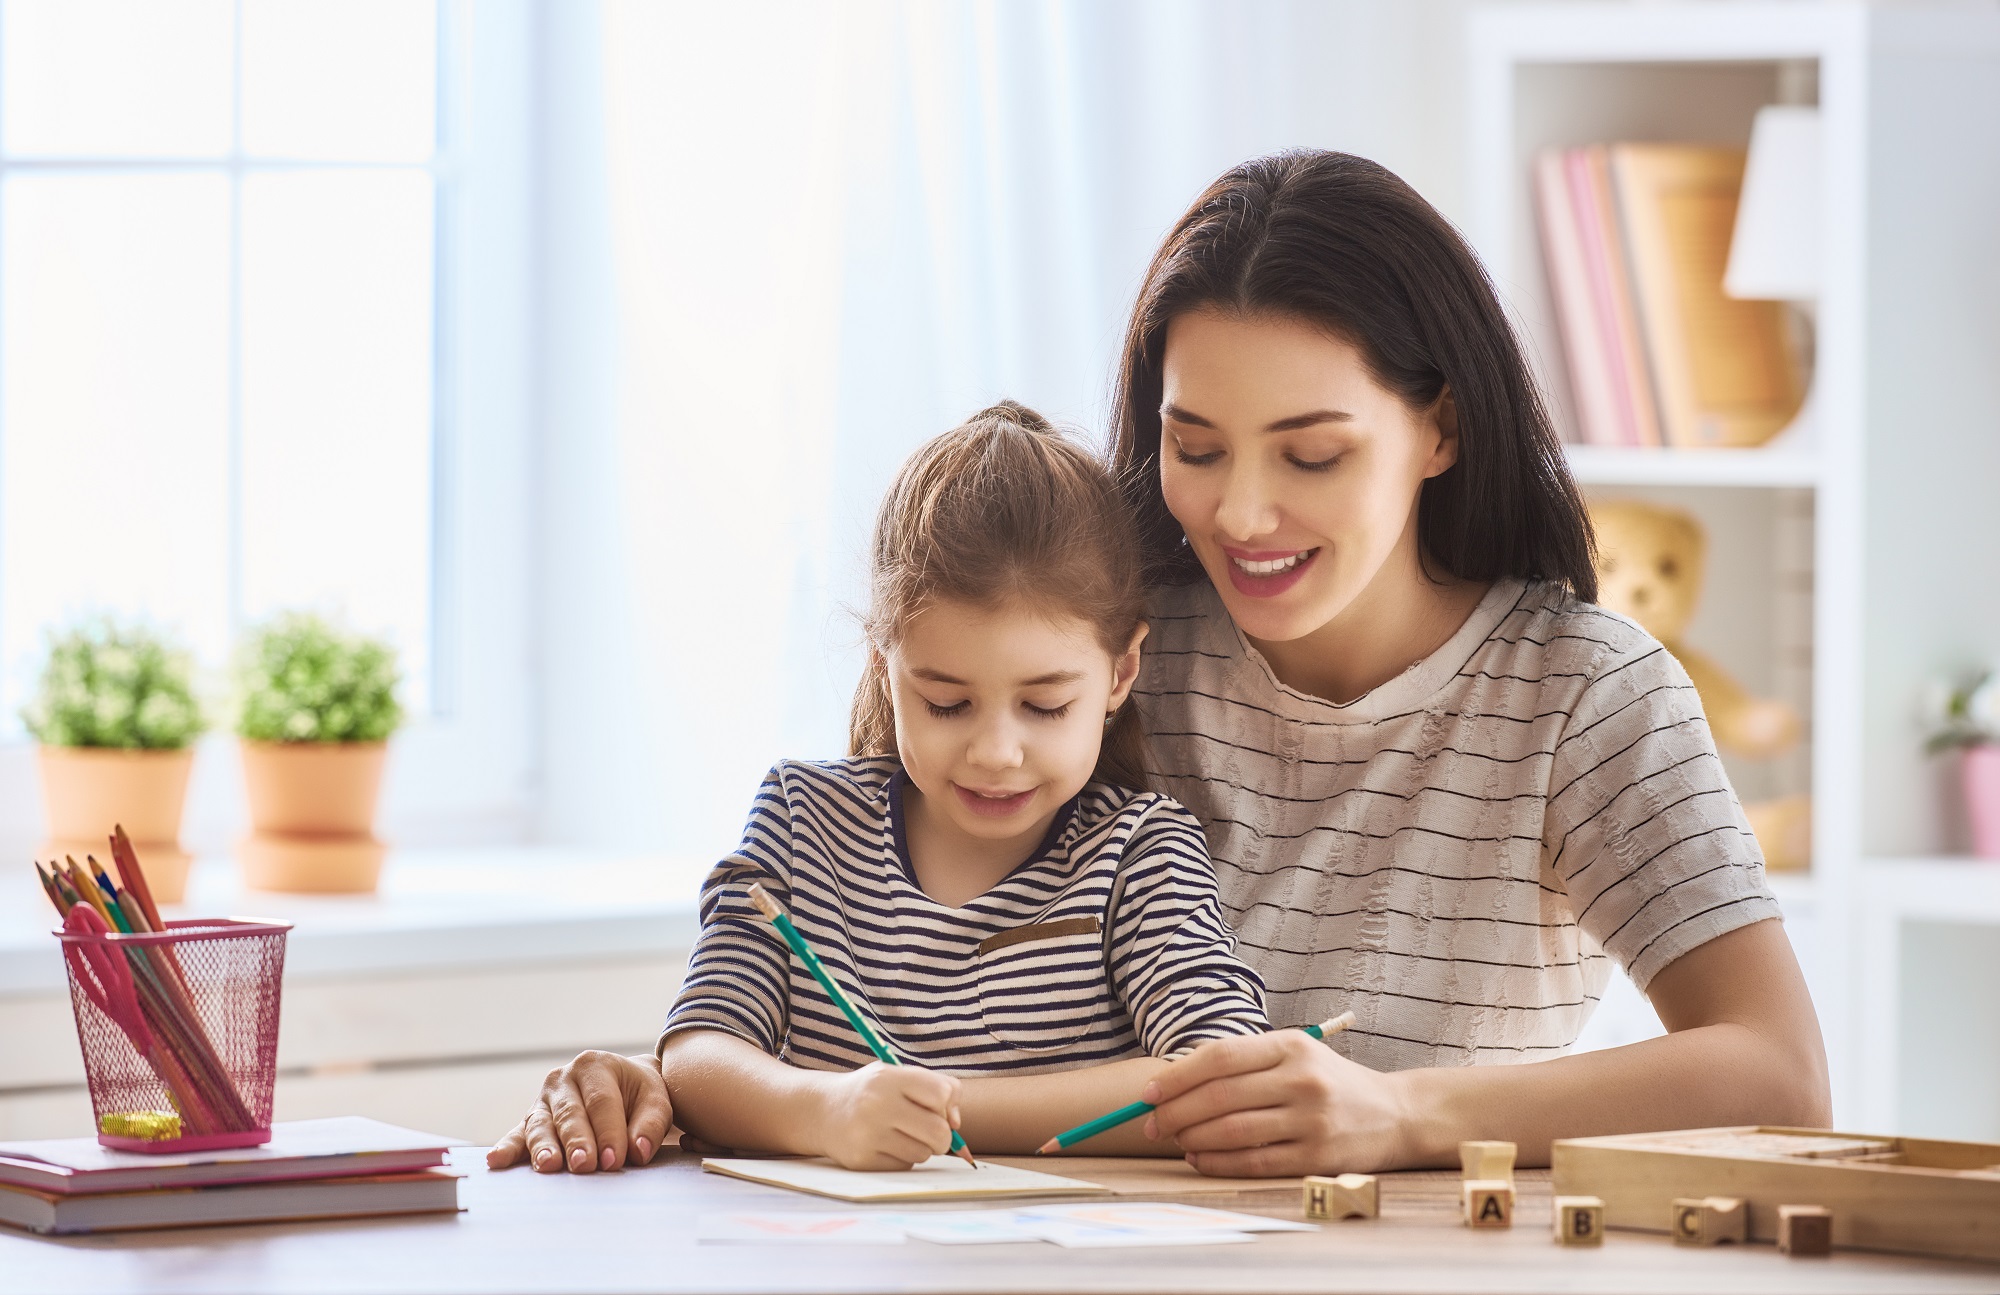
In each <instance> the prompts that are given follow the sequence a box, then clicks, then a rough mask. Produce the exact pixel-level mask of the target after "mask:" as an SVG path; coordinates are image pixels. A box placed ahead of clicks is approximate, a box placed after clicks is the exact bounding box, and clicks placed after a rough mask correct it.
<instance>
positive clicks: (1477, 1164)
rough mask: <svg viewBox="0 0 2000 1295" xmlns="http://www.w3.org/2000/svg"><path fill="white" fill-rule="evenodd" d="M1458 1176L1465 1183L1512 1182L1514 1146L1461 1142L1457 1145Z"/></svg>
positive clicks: (1505, 1143)
mask: <svg viewBox="0 0 2000 1295" xmlns="http://www.w3.org/2000/svg"><path fill="white" fill-rule="evenodd" d="M1458 1165H1459V1170H1460V1176H1461V1177H1462V1178H1463V1179H1464V1180H1465V1181H1466V1182H1501V1183H1511V1182H1513V1181H1514V1144H1513V1143H1511V1142H1461V1143H1459V1144H1458Z"/></svg>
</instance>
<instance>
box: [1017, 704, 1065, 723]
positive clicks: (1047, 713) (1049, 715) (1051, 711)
mask: <svg viewBox="0 0 2000 1295" xmlns="http://www.w3.org/2000/svg"><path fill="white" fill-rule="evenodd" d="M1021 704H1022V705H1023V706H1026V707H1027V708H1028V713H1029V714H1031V715H1038V716H1040V717H1041V718H1043V719H1061V718H1062V717H1063V716H1065V715H1067V714H1069V708H1070V704H1071V703H1069V702H1064V703H1063V704H1062V705H1060V706H1037V705H1035V704H1034V703H1033V702H1026V701H1024V702H1022V703H1021Z"/></svg>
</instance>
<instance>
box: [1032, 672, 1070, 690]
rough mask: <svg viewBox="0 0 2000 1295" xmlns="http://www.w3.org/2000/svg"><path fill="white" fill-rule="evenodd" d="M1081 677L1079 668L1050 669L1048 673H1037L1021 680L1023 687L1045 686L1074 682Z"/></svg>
mask: <svg viewBox="0 0 2000 1295" xmlns="http://www.w3.org/2000/svg"><path fill="white" fill-rule="evenodd" d="M1081 678H1083V671H1081V670H1052V671H1050V672H1049V673H1048V674H1038V675H1036V676H1035V677H1034V678H1032V679H1023V680H1021V686H1022V687H1023V688H1047V687H1049V686H1051V685H1053V684H1064V683H1075V682H1076V681H1077V680H1079V679H1081Z"/></svg>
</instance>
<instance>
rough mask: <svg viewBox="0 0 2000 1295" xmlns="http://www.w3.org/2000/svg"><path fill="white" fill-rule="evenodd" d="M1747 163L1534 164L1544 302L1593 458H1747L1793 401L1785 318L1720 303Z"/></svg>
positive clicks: (1590, 153)
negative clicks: (1687, 452) (1638, 453)
mask: <svg viewBox="0 0 2000 1295" xmlns="http://www.w3.org/2000/svg"><path fill="white" fill-rule="evenodd" d="M1743 162H1744V152H1743V150H1742V149H1740V148H1715V147H1708V146H1705V145H1692V144H1597V145H1591V146H1588V147H1584V148H1568V149H1549V150H1547V151H1545V152H1543V153H1542V154H1540V155H1539V156H1538V157H1537V158H1536V159H1535V198H1536V203H1535V206H1536V216H1537V223H1538V225H1539V228H1540V233H1541V240H1542V256H1543V260H1544V262H1545V263H1546V265H1547V267H1548V274H1549V289H1550V295H1551V296H1552V297H1553V298H1554V300H1555V308H1556V319H1557V323H1558V325H1559V326H1560V328H1561V330H1562V341H1563V355H1564V358H1565V359H1566V360H1567V362H1568V367H1569V376H1570V388H1571V392H1572V394H1573V396H1574V398H1575V407H1576V420H1577V427H1576V433H1577V435H1578V437H1579V438H1580V439H1581V440H1582V441H1584V442H1585V443H1586V444H1590V445H1625V446H1659V445H1665V446H1672V447H1679V448H1699V447H1710V446H1737V447H1744V446H1754V445H1761V444H1763V443H1764V442H1765V441H1767V440H1769V439H1770V438H1771V437H1772V436H1773V435H1775V434H1776V433H1777V432H1778V431H1780V430H1781V429H1783V428H1784V427H1785V426H1787V425H1788V424H1789V423H1790V422H1791V421H1792V418H1793V417H1794V416H1795V415H1796V414H1797V413H1798V410H1799V406H1800V405H1801V404H1802V403H1803V401H1804V396H1805V381H1804V375H1803V372H1802V367H1803V366H1802V363H1801V358H1800V352H1801V349H1802V348H1801V346H1800V344H1799V342H1798V340H1797V339H1796V338H1795V337H1794V336H1793V333H1792V329H1791V327H1790V324H1789V322H1788V320H1787V318H1786V316H1785V313H1784V307H1783V305H1782V304H1781V303H1779V302H1775V301H1739V300H1736V299H1734V298H1732V297H1730V296H1728V295H1727V294H1725V293H1724V292H1723V288H1722V276H1723V271H1724V270H1725V268H1726V267H1727V266H1728V263H1729V244H1730V239H1731V237H1732V236H1733V234H1734V231H1735V225H1736V203H1737V197H1738V194H1739V192H1740V190H1741V188H1742V184H1743Z"/></svg>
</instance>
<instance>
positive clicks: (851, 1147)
mask: <svg viewBox="0 0 2000 1295" xmlns="http://www.w3.org/2000/svg"><path fill="white" fill-rule="evenodd" d="M823 1091H824V1094H825V1108H824V1110H823V1111H822V1112H821V1113H820V1115H819V1128H820V1152H821V1154H823V1155H826V1156H830V1157H832V1158H833V1159H834V1160H835V1161H837V1162H838V1163H839V1164H840V1165H841V1166H842V1167H843V1168H846V1169H908V1168H910V1167H911V1166H912V1165H915V1164H919V1163H921V1162H922V1161H925V1160H928V1159H930V1158H931V1157H932V1156H934V1155H943V1154H944V1153H945V1152H947V1151H950V1150H951V1131H952V1130H953V1129H955V1128H957V1127H958V1103H959V1082H958V1080H956V1079H954V1078H952V1077H951V1076H950V1075H940V1074H938V1073H936V1072H935V1071H930V1070H919V1069H918V1068H917V1067H915V1066H885V1065H883V1064H882V1063H881V1062H879V1061H875V1062H870V1063H869V1064H868V1065H865V1066H863V1067H862V1068H861V1069H859V1070H855V1071H851V1072H848V1073H845V1074H835V1075H828V1076H827V1080H826V1085H825V1088H824V1090H823Z"/></svg>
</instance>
